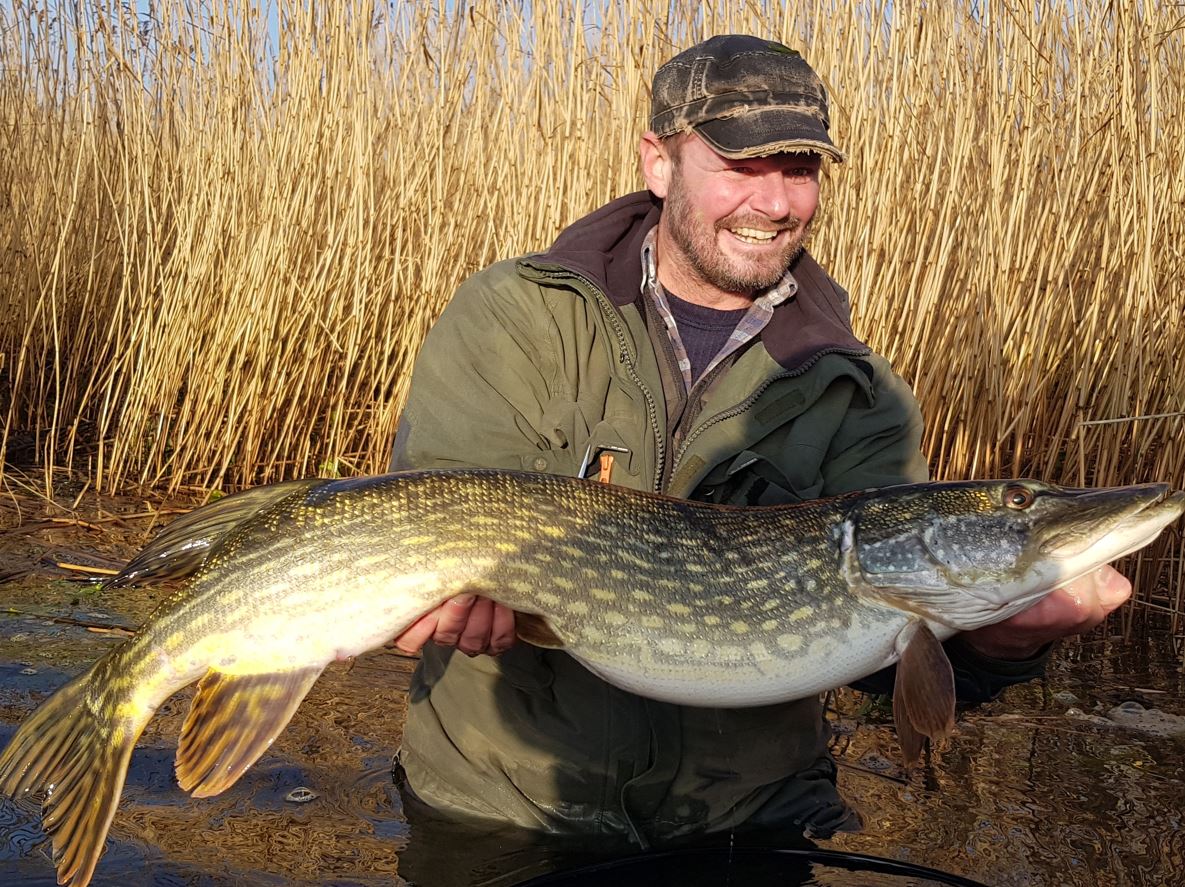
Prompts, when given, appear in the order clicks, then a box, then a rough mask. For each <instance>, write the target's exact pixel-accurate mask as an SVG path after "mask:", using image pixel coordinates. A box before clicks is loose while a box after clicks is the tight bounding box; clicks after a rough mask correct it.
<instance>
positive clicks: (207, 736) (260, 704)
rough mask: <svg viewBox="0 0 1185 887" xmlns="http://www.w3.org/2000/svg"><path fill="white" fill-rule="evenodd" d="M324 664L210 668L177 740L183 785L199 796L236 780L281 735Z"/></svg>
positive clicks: (209, 795)
mask: <svg viewBox="0 0 1185 887" xmlns="http://www.w3.org/2000/svg"><path fill="white" fill-rule="evenodd" d="M323 670H324V666H315V667H311V668H303V669H296V670H293V671H282V672H274V673H269V674H246V675H232V674H227V673H225V672H221V671H217V670H215V669H210V671H208V672H206V675H205V677H203V678H202V679H201V680H200V681H198V685H197V695H196V696H194V698H193V703H192V704H191V705H190V708H189V714H188V715H186V717H185V724H184V726H182V728H181V740H180V742H179V744H178V746H177V782H178V783H179V784H180V786H181V788H183V789H185V791H187V792H191V793H192V794H193V796H194V797H195V798H209V797H212V796H213V795H216V794H218V793H219V792H223V791H225V790H226V789H228V788H230V787H231V786H232V785H234V784H235V782H236V781H237V780H238V778H239V777H240V776H242V775H243V773H244V772H245V771H246V769H247V768H248V767H250V766H251V765H252V764H254V763H255V761H256V760H258V758H259V756H260V755H262V754H263V753H264V752H265V751H266V750H267V748H268V746H270V745H271V744H272V741H273V740H275V738H276V737H277V736H279V735H280V731H281V730H283V729H284V727H285V726H286V725H287V724H288V721H289V720H291V719H292V715H293V713H294V712H295V711H296V709H297V707H298V706H299V705H300V703H301V701H302V700H303V699H304V697H305V694H306V693H308V692H309V688H310V687H312V686H313V684H314V682H315V681H316V680H317V678H318V677H320V675H321V672H322V671H323Z"/></svg>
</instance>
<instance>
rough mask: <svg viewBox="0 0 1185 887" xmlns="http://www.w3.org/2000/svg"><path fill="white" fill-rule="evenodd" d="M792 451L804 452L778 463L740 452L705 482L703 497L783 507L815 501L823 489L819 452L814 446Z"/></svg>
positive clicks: (754, 452)
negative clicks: (810, 500) (794, 503)
mask: <svg viewBox="0 0 1185 887" xmlns="http://www.w3.org/2000/svg"><path fill="white" fill-rule="evenodd" d="M794 449H795V450H804V451H806V452H803V453H796V454H794V455H791V456H790V457H789V458H783V459H780V460H779V462H774V461H773V460H772V459H770V458H768V457H767V456H764V455H762V454H761V453H759V452H757V451H756V450H743V451H741V452H740V453H738V454H737V456H736V457H735V458H734V459H733V460H732V461H731V462H727V463H724V464H722V465H719V466H717V467H716V468H715V469H714V470H713V471H712V472H711V473H709V475H708V476H707V477H706V478H705V479H704V482H703V484H702V485H701V489H702V490H703V491H704V492H705V493H706V494H707V495H706V496H705V497H704V498H707V499H709V500H710V501H712V502H721V503H725V504H729V505H785V504H788V503H792V502H803V501H805V500H807V499H815V498H818V496H819V494H820V493H821V492H822V490H823V475H822V473H821V471H820V470H819V469H820V462H821V460H820V457H819V453H818V452H817V451H815V450H814V448H813V447H801V446H800V447H795V448H794ZM795 455H797V456H800V457H801V458H795V457H794V456H795ZM779 463H780V464H779Z"/></svg>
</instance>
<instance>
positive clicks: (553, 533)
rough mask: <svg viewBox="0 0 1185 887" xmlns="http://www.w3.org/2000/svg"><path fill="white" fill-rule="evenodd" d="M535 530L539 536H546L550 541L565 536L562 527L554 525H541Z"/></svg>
mask: <svg viewBox="0 0 1185 887" xmlns="http://www.w3.org/2000/svg"><path fill="white" fill-rule="evenodd" d="M535 529H536V531H537V532H538V533H540V534H541V535H543V536H548V537H550V538H552V539H560V538H562V537H563V536H565V535H567V534H566V532H565V530H564V528H563V527H558V526H556V525H555V524H542V525H541V526H538V527H536V528H535Z"/></svg>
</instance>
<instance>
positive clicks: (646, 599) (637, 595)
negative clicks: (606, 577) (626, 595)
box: [630, 591, 654, 604]
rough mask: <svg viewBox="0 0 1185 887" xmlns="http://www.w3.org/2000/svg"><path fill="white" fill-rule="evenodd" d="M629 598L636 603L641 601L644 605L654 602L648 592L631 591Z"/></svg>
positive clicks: (652, 596)
mask: <svg viewBox="0 0 1185 887" xmlns="http://www.w3.org/2000/svg"><path fill="white" fill-rule="evenodd" d="M630 597H632V598H633V599H634V600H636V601H641V602H642V603H644V604H648V603H650V602H651V601H653V600H654V595H652V594H651V593H650V592H648V591H631V592H630Z"/></svg>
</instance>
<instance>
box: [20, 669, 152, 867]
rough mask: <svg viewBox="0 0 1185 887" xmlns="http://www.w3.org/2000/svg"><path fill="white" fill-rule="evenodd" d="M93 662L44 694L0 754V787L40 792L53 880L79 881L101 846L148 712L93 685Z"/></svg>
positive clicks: (101, 848) (21, 791) (100, 851)
mask: <svg viewBox="0 0 1185 887" xmlns="http://www.w3.org/2000/svg"><path fill="white" fill-rule="evenodd" d="M93 675H94V669H93V668H92V669H91V670H90V671H88V672H86V673H85V674H83V675H80V676H79V677H77V678H75V679H74V680H72V681H71V682H70V683H68V684H66V685H65V686H64V687H62V688H61V689H59V690H58V691H57V692H56V693H54V694H53V695H52V696H50V697H49V699H47V700H46V701H45V702H44V703H42V705H41V706H40V707H39V708H38V709H37V710H36V711H34V712H33V714H32V715H30V716H29V717H28V718H27V719H26V720H25V722H24V723H23V724H22V725H21V727H20V729H18V730H17V732H16V734H15V735H14V736H13V737H12V740H11V741H10V742H9V743H8V747H7V748H5V749H4V753H3V754H2V755H0V792H2V793H4V794H6V795H9V796H10V797H12V798H14V799H19V798H21V797H23V796H24V795H25V794H27V793H29V792H42V791H43V792H45V800H44V802H43V803H42V810H41V819H42V825H43V827H44V828H45V832H46V834H47V835H49V836H50V838H51V839H52V846H53V861H54V865H56V866H57V870H58V883H59V884H68V885H71V887H85V885H86V884H88V883H90V880H91V876H92V875H93V874H94V871H95V865H96V864H97V863H98V861H99V857H100V856H101V855H102V853H103V846H104V843H105V841H106V838H107V831H108V829H109V828H110V827H111V820H112V819H113V818H114V816H115V807H116V804H117V803H118V802H119V795H120V792H121V791H122V790H123V783H124V778H125V777H126V776H127V770H128V762H129V761H130V760H131V757H132V749H133V748H134V747H135V745H136V740H137V739H139V738H140V733H141V732H143V730H144V727H145V725H146V724H147V723H148V720H149V719H150V718H151V716H152V713H151V711H149V710H144V711H143V713H142V714H141V715H139V716H136V717H132V716H128V715H126V714H123V713H121V709H120V708H119V707H118V706H116V705H114V704H113V700H112V699H111V698H110V697H104V696H102V695H100V694H99V693H98V692H96V690H95V688H94V686H93V685H94V683H95V682H94V681H93V680H92V676H93Z"/></svg>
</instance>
